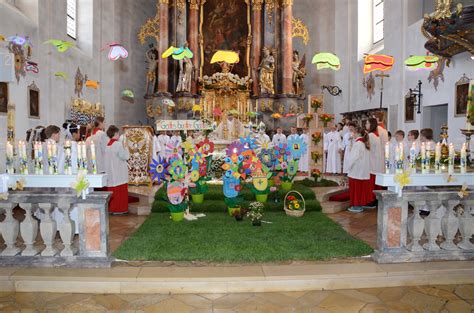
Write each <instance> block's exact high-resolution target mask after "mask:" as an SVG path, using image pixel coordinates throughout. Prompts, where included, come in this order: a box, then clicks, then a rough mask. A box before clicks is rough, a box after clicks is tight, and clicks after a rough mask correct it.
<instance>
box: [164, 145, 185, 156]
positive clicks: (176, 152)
mask: <svg viewBox="0 0 474 313" xmlns="http://www.w3.org/2000/svg"><path fill="white" fill-rule="evenodd" d="M182 154H183V149H181V144H180V143H179V142H178V141H175V142H173V141H170V142H168V143H167V144H166V145H165V155H166V157H167V158H168V160H172V159H181V155H182Z"/></svg>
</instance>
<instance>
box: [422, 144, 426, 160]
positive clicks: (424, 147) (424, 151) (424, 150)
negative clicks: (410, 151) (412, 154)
mask: <svg viewBox="0 0 474 313" xmlns="http://www.w3.org/2000/svg"><path fill="white" fill-rule="evenodd" d="M421 158H422V159H426V146H425V143H424V142H422V143H421Z"/></svg>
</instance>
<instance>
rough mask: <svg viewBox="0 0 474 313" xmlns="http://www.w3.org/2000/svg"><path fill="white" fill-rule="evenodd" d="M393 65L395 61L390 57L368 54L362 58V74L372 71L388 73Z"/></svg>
mask: <svg viewBox="0 0 474 313" xmlns="http://www.w3.org/2000/svg"><path fill="white" fill-rule="evenodd" d="M394 63H395V59H394V58H393V57H392V56H390V55H384V54H369V55H367V56H366V57H365V58H364V74H368V73H370V72H373V71H382V72H385V71H388V70H390V69H391V68H392V66H393V64H394Z"/></svg>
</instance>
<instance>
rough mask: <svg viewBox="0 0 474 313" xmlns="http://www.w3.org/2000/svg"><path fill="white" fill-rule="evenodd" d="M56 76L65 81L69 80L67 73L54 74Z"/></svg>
mask: <svg viewBox="0 0 474 313" xmlns="http://www.w3.org/2000/svg"><path fill="white" fill-rule="evenodd" d="M54 76H56V77H60V78H63V79H67V78H68V75H67V73H65V72H56V73H54Z"/></svg>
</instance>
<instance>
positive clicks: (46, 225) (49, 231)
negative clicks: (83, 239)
mask: <svg viewBox="0 0 474 313" xmlns="http://www.w3.org/2000/svg"><path fill="white" fill-rule="evenodd" d="M39 207H40V208H41V209H42V210H43V211H44V218H43V219H42V220H41V223H40V233H41V237H42V238H43V242H44V244H45V246H46V248H44V250H43V251H42V252H41V256H55V255H56V254H57V253H58V251H57V249H56V248H54V247H53V244H54V238H55V237H56V232H57V225H56V221H55V220H53V219H52V218H51V211H52V210H53V206H52V205H51V203H40V204H39Z"/></svg>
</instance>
